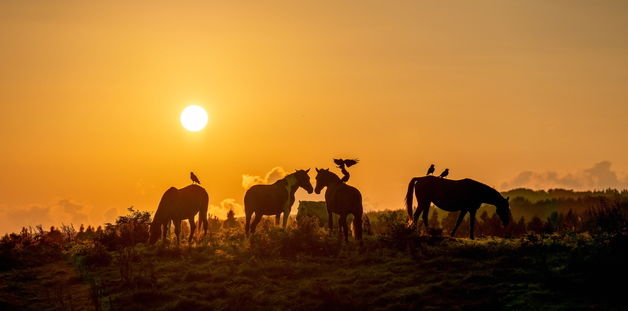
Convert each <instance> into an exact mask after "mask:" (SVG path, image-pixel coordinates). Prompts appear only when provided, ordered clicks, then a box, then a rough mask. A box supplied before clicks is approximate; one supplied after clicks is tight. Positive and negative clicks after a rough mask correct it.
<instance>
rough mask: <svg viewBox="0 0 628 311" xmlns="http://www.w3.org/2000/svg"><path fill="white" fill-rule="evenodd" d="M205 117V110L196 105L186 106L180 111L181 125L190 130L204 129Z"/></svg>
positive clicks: (206, 117)
mask: <svg viewBox="0 0 628 311" xmlns="http://www.w3.org/2000/svg"><path fill="white" fill-rule="evenodd" d="M207 119H208V116H207V111H205V109H203V107H201V106H198V105H191V106H187V107H185V109H183V111H182V112H181V125H183V127H184V128H185V129H186V130H188V131H190V132H198V131H200V130H202V129H204V128H205V126H206V125H207Z"/></svg>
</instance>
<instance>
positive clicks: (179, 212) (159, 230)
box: [148, 184, 209, 244]
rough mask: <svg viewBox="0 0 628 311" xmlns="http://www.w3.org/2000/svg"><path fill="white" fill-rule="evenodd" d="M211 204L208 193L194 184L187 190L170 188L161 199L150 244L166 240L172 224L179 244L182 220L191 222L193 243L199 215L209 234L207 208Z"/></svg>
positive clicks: (151, 226) (152, 227) (190, 238)
mask: <svg viewBox="0 0 628 311" xmlns="http://www.w3.org/2000/svg"><path fill="white" fill-rule="evenodd" d="M208 204H209V196H208V195H207V191H205V189H204V188H203V187H201V186H199V185H196V184H192V185H189V186H187V187H185V188H181V189H177V188H175V187H170V189H168V190H166V192H165V193H164V194H163V196H162V197H161V201H159V206H158V207H157V211H156V212H155V216H154V217H153V222H152V223H151V224H150V237H149V239H148V242H149V243H150V244H153V243H155V242H157V240H159V237H160V236H162V238H163V239H164V240H165V239H166V236H167V234H168V230H169V228H170V222H174V232H175V234H176V236H177V244H178V243H179V234H180V233H181V220H183V219H187V220H188V221H189V222H190V237H189V238H188V241H192V237H193V236H194V231H195V230H196V223H195V222H194V216H195V215H196V213H199V216H198V217H199V222H200V225H199V226H202V227H203V229H204V233H205V234H207V206H208Z"/></svg>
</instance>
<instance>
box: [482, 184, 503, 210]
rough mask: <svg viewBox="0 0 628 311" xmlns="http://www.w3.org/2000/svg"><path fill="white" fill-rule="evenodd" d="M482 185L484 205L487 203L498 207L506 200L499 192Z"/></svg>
mask: <svg viewBox="0 0 628 311" xmlns="http://www.w3.org/2000/svg"><path fill="white" fill-rule="evenodd" d="M480 185H481V192H482V196H483V198H482V199H483V200H482V201H483V202H482V203H487V204H491V205H495V206H497V205H498V203H499V202H500V201H502V200H503V199H504V198H503V197H502V195H501V194H500V193H499V191H497V190H495V189H493V188H491V187H489V186H487V185H485V184H482V183H480Z"/></svg>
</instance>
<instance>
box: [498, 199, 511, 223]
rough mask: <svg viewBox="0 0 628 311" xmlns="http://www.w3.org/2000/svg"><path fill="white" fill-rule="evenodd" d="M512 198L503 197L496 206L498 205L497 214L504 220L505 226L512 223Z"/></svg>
mask: <svg viewBox="0 0 628 311" xmlns="http://www.w3.org/2000/svg"><path fill="white" fill-rule="evenodd" d="M509 200H510V198H509V197H506V198H502V200H501V201H500V202H498V203H497V204H496V205H495V206H496V207H497V216H499V219H500V220H501V221H502V225H503V226H507V225H508V224H509V223H510V217H511V215H510V203H509Z"/></svg>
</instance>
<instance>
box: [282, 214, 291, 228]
mask: <svg viewBox="0 0 628 311" xmlns="http://www.w3.org/2000/svg"><path fill="white" fill-rule="evenodd" d="M288 217H290V211H284V212H283V224H282V228H284V229H286V226H287V225H288Z"/></svg>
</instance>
